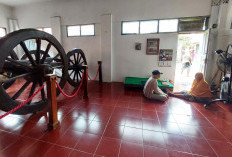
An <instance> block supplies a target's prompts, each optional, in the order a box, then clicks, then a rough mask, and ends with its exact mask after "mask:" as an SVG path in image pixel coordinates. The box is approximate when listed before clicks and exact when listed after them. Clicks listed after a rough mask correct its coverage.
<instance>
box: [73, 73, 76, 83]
mask: <svg viewBox="0 0 232 157" xmlns="http://www.w3.org/2000/svg"><path fill="white" fill-rule="evenodd" d="M75 78H76V71H75V72H74V77H73V81H75Z"/></svg>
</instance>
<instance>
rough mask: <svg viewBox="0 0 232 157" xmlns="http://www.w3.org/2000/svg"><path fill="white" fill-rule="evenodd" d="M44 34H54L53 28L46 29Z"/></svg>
mask: <svg viewBox="0 0 232 157" xmlns="http://www.w3.org/2000/svg"><path fill="white" fill-rule="evenodd" d="M43 30H44V32H46V33H49V34H52V28H44V29H43Z"/></svg>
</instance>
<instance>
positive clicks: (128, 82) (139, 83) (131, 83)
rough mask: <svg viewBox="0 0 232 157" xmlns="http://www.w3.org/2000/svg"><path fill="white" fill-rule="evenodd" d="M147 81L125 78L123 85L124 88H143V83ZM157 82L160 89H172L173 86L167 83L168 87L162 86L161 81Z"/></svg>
mask: <svg viewBox="0 0 232 157" xmlns="http://www.w3.org/2000/svg"><path fill="white" fill-rule="evenodd" d="M147 80H148V78H139V77H126V78H125V81H124V85H125V86H126V87H143V86H144V84H145V82H146V81H147ZM157 81H158V86H159V87H160V88H173V85H172V84H171V83H170V82H168V83H169V85H163V84H162V82H161V81H159V80H157Z"/></svg>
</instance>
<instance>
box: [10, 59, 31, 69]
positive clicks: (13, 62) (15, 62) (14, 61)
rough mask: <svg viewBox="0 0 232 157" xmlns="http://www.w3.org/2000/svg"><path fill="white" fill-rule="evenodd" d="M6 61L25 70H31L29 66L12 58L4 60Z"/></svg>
mask: <svg viewBox="0 0 232 157" xmlns="http://www.w3.org/2000/svg"><path fill="white" fill-rule="evenodd" d="M6 60H8V61H10V62H11V63H12V64H15V65H20V66H23V67H25V68H28V69H32V67H30V66H28V65H26V64H23V63H20V62H19V61H18V60H14V59H12V58H6Z"/></svg>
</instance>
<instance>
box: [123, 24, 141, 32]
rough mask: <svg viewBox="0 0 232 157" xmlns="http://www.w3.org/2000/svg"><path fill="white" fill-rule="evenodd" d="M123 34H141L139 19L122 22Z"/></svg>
mask: <svg viewBox="0 0 232 157" xmlns="http://www.w3.org/2000/svg"><path fill="white" fill-rule="evenodd" d="M122 34H139V21H133V22H122Z"/></svg>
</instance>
